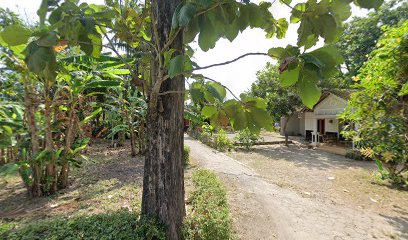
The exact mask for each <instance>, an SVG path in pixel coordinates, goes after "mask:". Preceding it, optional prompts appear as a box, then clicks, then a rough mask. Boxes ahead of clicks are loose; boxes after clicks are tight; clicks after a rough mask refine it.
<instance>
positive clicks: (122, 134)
mask: <svg viewBox="0 0 408 240" xmlns="http://www.w3.org/2000/svg"><path fill="white" fill-rule="evenodd" d="M125 140H126V135H125V132H124V131H121V132H119V133H118V144H117V145H116V146H117V147H123V146H125Z"/></svg>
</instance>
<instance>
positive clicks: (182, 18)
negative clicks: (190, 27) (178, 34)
mask: <svg viewBox="0 0 408 240" xmlns="http://www.w3.org/2000/svg"><path fill="white" fill-rule="evenodd" d="M195 13H196V8H195V6H194V5H193V4H191V3H187V4H185V5H184V6H183V7H181V8H180V11H179V13H178V25H179V26H180V27H184V26H186V25H187V24H188V23H189V22H190V21H191V19H192V18H193V17H194V15H195Z"/></svg>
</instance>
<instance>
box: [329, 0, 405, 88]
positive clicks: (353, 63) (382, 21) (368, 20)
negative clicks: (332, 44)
mask: <svg viewBox="0 0 408 240" xmlns="http://www.w3.org/2000/svg"><path fill="white" fill-rule="evenodd" d="M406 19H408V3H407V2H406V1H401V0H393V1H390V2H387V3H385V4H384V5H383V6H381V7H380V8H379V9H378V11H376V12H370V13H368V15H367V16H365V17H356V18H353V20H351V21H350V22H348V23H346V24H345V26H344V27H345V30H344V33H343V34H342V35H341V37H340V39H339V41H338V42H337V43H336V46H337V48H338V49H339V50H340V52H341V55H342V56H343V57H344V64H345V67H346V69H345V70H344V71H343V72H344V78H345V79H344V81H345V82H346V83H347V85H350V84H352V83H353V82H352V81H351V78H352V77H353V76H356V75H357V74H358V71H359V69H360V68H361V67H362V66H363V64H364V62H366V61H367V59H368V56H369V54H370V53H371V52H372V51H373V50H374V49H375V48H376V46H377V43H378V39H379V38H380V36H381V35H382V34H383V33H384V30H383V28H382V27H383V26H397V25H398V24H399V23H401V22H404V21H405V20H406Z"/></svg>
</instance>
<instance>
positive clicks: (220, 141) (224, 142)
mask: <svg viewBox="0 0 408 240" xmlns="http://www.w3.org/2000/svg"><path fill="white" fill-rule="evenodd" d="M214 144H215V148H216V149H218V150H220V151H225V150H228V151H230V150H231V149H232V147H233V145H234V144H233V143H232V141H231V140H229V139H228V137H227V133H226V132H225V131H224V129H221V130H219V131H218V134H217V136H216V137H215V139H214Z"/></svg>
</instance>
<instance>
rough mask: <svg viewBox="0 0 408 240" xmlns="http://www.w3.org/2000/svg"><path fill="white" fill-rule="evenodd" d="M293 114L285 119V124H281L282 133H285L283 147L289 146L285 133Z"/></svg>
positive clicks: (286, 133)
mask: <svg viewBox="0 0 408 240" xmlns="http://www.w3.org/2000/svg"><path fill="white" fill-rule="evenodd" d="M292 115H293V113H291V114H289V115H288V117H287V118H286V121H285V124H283V132H284V133H285V146H286V147H288V146H289V136H288V131H287V129H286V128H287V126H288V122H289V120H290V118H291V117H292Z"/></svg>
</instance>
